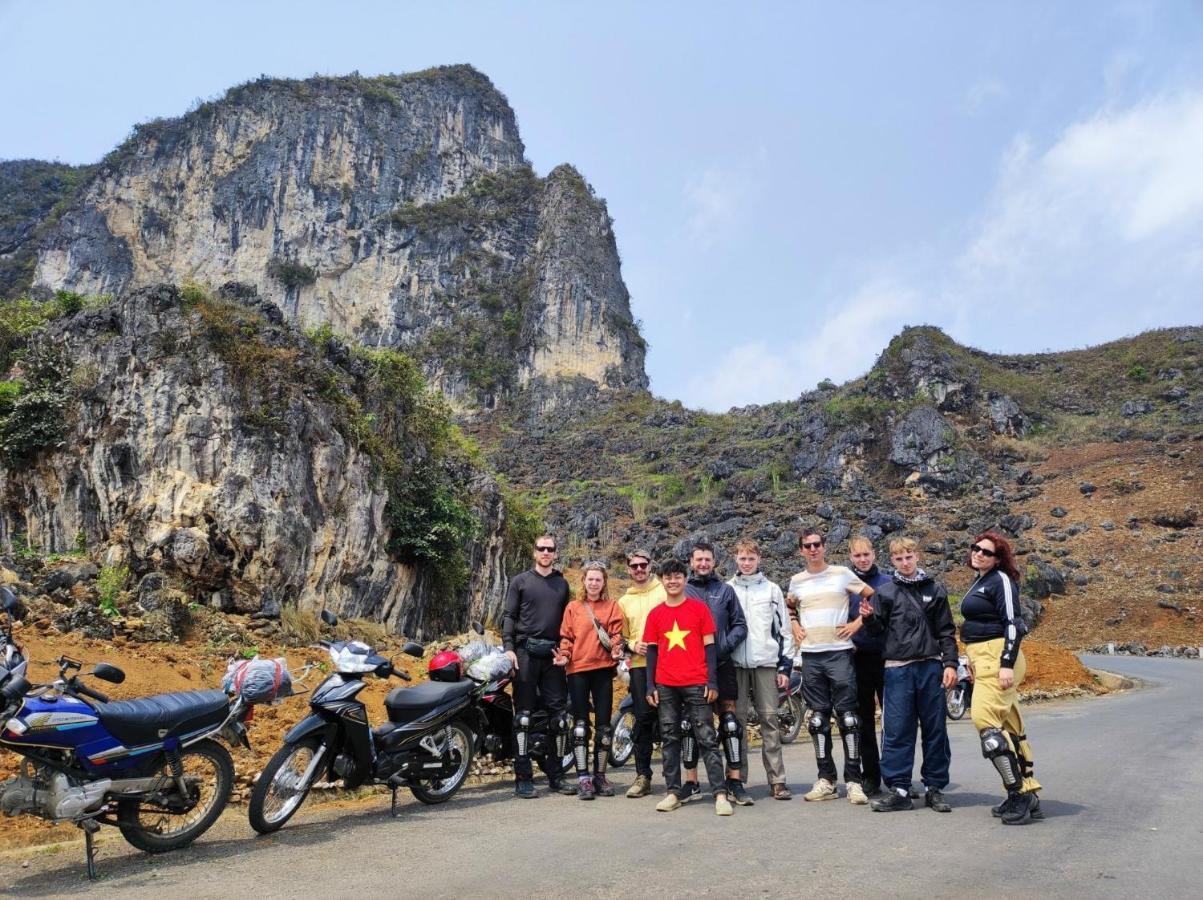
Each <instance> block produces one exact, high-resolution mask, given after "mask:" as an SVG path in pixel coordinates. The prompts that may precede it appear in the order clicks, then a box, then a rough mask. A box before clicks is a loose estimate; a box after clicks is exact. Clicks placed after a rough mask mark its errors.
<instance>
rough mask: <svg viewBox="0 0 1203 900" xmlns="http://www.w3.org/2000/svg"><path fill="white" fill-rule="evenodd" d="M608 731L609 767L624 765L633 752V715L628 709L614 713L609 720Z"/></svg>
mask: <svg viewBox="0 0 1203 900" xmlns="http://www.w3.org/2000/svg"><path fill="white" fill-rule="evenodd" d="M610 731H611V732H612V736H611V739H610V752H609V754H608V755H609V757H610V765H611V766H622V765H626V762H627V760H628V759H630V758H631V754H632V753H634V752H635V713H633V712H631V710H629V709H626V710H623V709H620V710H619V711H618V712H616V713H614V718H613V719H611V720H610Z"/></svg>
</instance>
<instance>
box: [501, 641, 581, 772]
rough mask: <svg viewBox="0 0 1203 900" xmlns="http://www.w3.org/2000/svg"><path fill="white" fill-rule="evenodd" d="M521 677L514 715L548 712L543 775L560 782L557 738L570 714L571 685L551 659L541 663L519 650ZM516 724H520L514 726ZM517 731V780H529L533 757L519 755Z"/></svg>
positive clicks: (516, 681)
mask: <svg viewBox="0 0 1203 900" xmlns="http://www.w3.org/2000/svg"><path fill="white" fill-rule="evenodd" d="M517 655H518V673H517V675H516V676H515V677H514V712H515V713H516V714H517V713H520V712H522V710H524V709H525V710H530V711H531V712H534V711H535V710H537V709H545V710H547V711H548V714H549V715H550V723H549V725H548V734H547V752H546V753H544V755H543V762H542V766H543V771H544V772H546V773H547V777H548V778H549V779H551V778H558V777H559V776H560V773H561V771H562V769H561V767H560V755H559V754H558V753H556V749H555V737H556V734H557V733H558V732H557V730H556V721H557V719H558V718H559V717H560V716H562V715H564V714H566V713H567V712H568V682H567V681H566V680H565V679H564V668H563V666H557V665H555V664H554V663H552V661H551V657H550V656H549V657H547V658H546V659H538V658H535V657H533V656H531V655H529V654H528V653H527V652H526V651H525V650H523V649H519V650H518V651H517ZM515 724H517V723H515ZM517 734H518V731H517V728H515V730H514V735H515V737H514V777H515V778H518V779H520V780H522V779H526V780H529V779H530V778H531V777H532V776H533V774H534V772H533V771H532V769H531V764H530V757H529V756H519V755H518V740H517Z"/></svg>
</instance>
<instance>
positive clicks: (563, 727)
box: [551, 713, 572, 759]
mask: <svg viewBox="0 0 1203 900" xmlns="http://www.w3.org/2000/svg"><path fill="white" fill-rule="evenodd" d="M571 730H572V719H570V718H569V717H568V713H560V714H559V715H558V716H557V715H554V714H553V715H552V718H551V731H552V734H553V735H554V736H555V745H556V755H557V756H559V757H560V758H561V759H563V757H564V754H566V753H567V752H568V735H569V732H570V731H571Z"/></svg>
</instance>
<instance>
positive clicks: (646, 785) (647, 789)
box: [627, 775, 652, 800]
mask: <svg viewBox="0 0 1203 900" xmlns="http://www.w3.org/2000/svg"><path fill="white" fill-rule="evenodd" d="M651 792H652V779H651V778H649V777H648V776H647V775H636V776H635V783H634V784H632V785H631V786H630V787H629V788H627V796H628V797H630V798H631V799H632V800H635V799H637V798H639V797H646V796H647V795H648V794H650V793H651Z"/></svg>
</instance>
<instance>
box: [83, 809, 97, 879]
mask: <svg viewBox="0 0 1203 900" xmlns="http://www.w3.org/2000/svg"><path fill="white" fill-rule="evenodd" d="M79 827H80V828H82V829H83V830H84V856H85V858H86V859H87V868H88V880H89V881H95V880H96V845H95V844H94V843H93V839H92V835H94V834H96V832H98V831H100V826H99V825H97V824H96V822H95V820H93V819H84V820H83V821H82V822H80V823H79Z"/></svg>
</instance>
